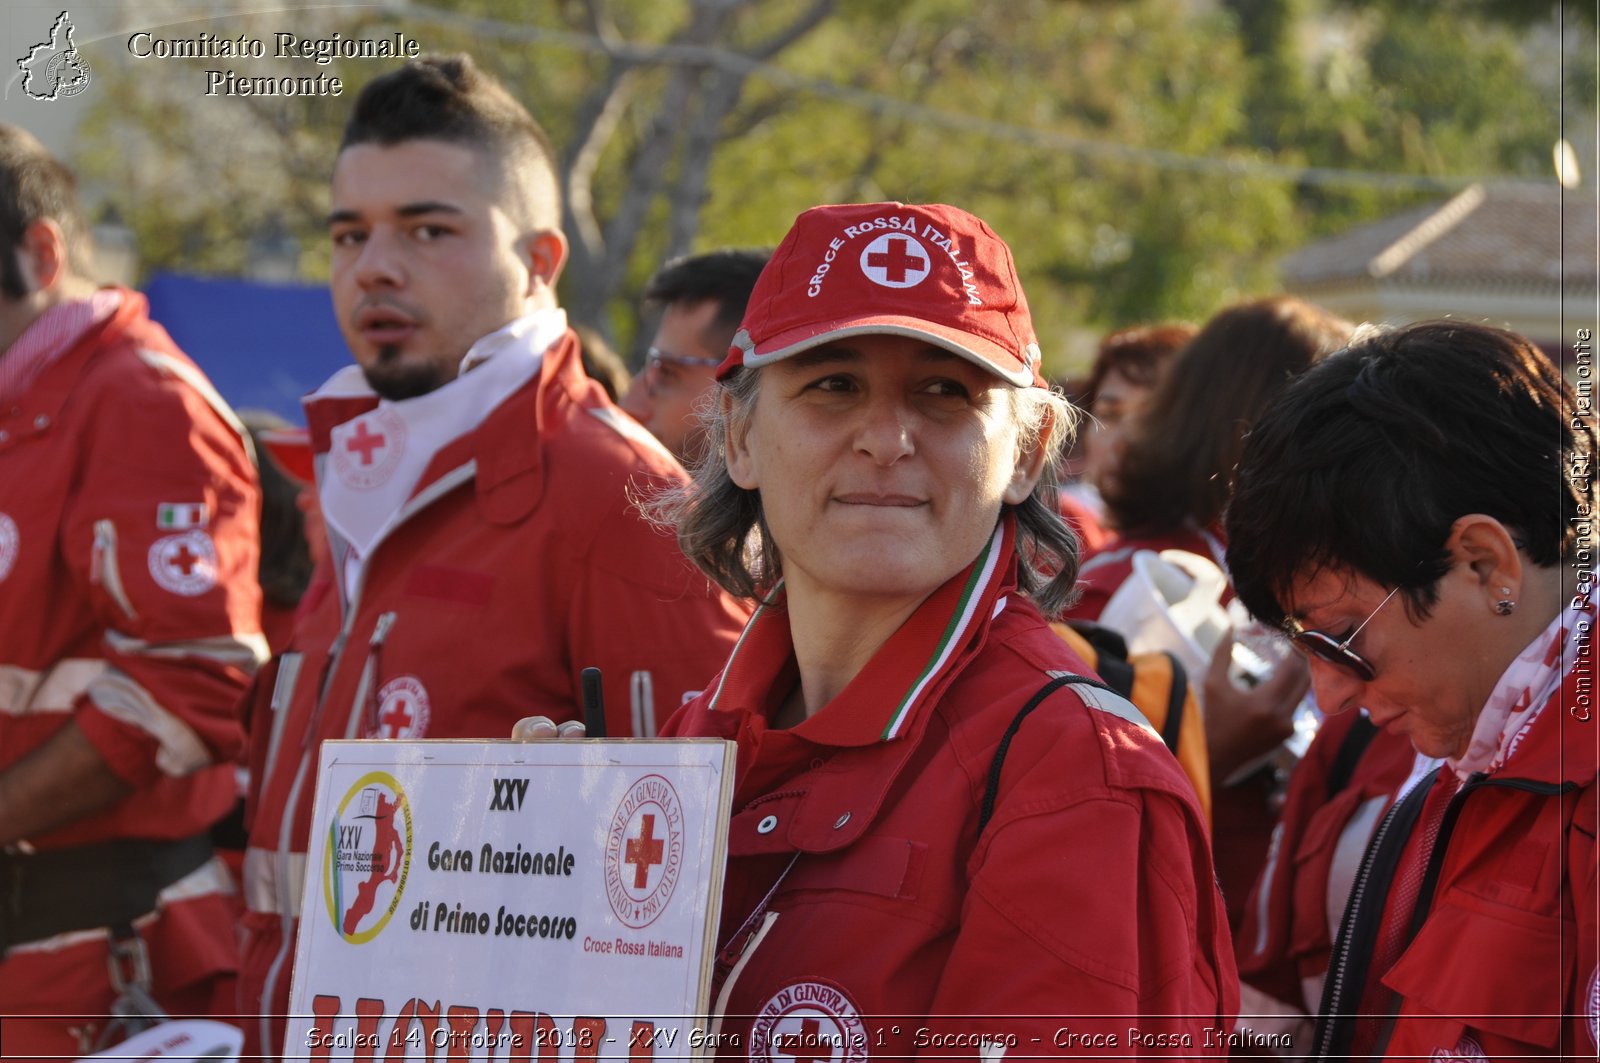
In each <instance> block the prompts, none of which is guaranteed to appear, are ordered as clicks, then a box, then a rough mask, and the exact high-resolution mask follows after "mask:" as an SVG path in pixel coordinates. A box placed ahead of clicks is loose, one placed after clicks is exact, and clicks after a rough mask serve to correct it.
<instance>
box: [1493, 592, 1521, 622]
mask: <svg viewBox="0 0 1600 1063" xmlns="http://www.w3.org/2000/svg"><path fill="white" fill-rule="evenodd" d="M1506 593H1510V592H1509V591H1508V592H1506ZM1516 607H1517V603H1516V602H1514V601H1512V600H1511V599H1510V598H1501V599H1500V600H1499V601H1498V602H1495V603H1494V611H1495V612H1497V613H1499V614H1500V615H1501V616H1510V615H1511V613H1512V611H1513V610H1515V609H1516Z"/></svg>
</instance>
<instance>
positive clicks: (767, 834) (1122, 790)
mask: <svg viewBox="0 0 1600 1063" xmlns="http://www.w3.org/2000/svg"><path fill="white" fill-rule="evenodd" d="M991 549H993V550H996V551H999V552H1000V563H999V564H997V565H996V566H995V567H994V568H993V570H992V572H991V574H989V575H988V576H987V578H986V577H985V576H984V575H983V571H982V570H983V564H982V562H983V560H984V559H983V558H980V560H979V563H978V564H977V565H975V566H974V568H973V569H971V570H969V571H968V572H967V573H963V574H961V575H959V576H957V577H955V578H954V579H953V580H951V582H950V583H948V584H946V585H945V586H944V587H943V588H941V589H940V590H939V591H937V592H936V593H935V594H934V595H933V596H932V597H931V598H930V599H929V600H928V601H927V602H926V603H924V604H923V606H922V607H921V608H920V609H919V610H918V611H917V613H916V614H914V615H913V616H912V618H911V619H909V620H908V621H907V622H906V624H905V625H903V626H902V627H901V629H900V630H899V631H898V632H897V633H896V634H895V635H894V636H893V637H891V639H890V640H889V642H888V643H886V644H885V645H884V647H883V648H882V649H880V650H879V651H878V653H877V654H876V655H875V656H874V657H873V659H872V660H871V661H870V662H869V663H868V664H867V666H866V668H865V670H863V672H862V673H861V674H860V675H858V676H857V678H856V679H855V680H854V681H853V682H852V683H851V684H850V686H848V687H847V688H846V689H845V690H844V691H843V692H842V693H841V694H840V695H839V696H838V697H837V698H835V699H834V700H833V701H832V702H830V703H829V705H828V706H827V707H826V708H824V709H823V710H822V711H821V712H819V713H817V714H816V715H814V716H812V717H811V718H809V719H807V720H806V721H804V722H803V723H801V724H799V725H797V726H795V727H794V728H792V729H790V730H787V731H784V730H772V729H769V727H768V725H767V723H766V719H767V713H768V712H769V711H771V710H772V709H773V708H774V707H775V706H776V705H777V704H779V703H781V701H782V700H783V698H784V695H785V694H786V693H787V692H788V691H789V690H790V689H791V688H792V685H793V683H794V681H795V678H796V672H795V665H794V661H793V657H792V647H791V644H790V640H789V630H788V620H787V614H786V613H785V612H784V610H783V608H782V606H781V605H779V606H776V607H774V606H765V607H763V608H762V609H761V610H759V611H758V612H757V614H756V616H755V618H754V619H753V620H752V621H751V625H750V627H749V628H748V629H747V631H746V634H745V636H744V638H743V639H742V641H741V642H740V644H739V648H738V650H737V651H736V653H735V655H734V656H733V658H732V659H731V660H730V661H729V662H728V666H727V669H726V671H725V672H724V674H723V676H722V677H721V679H720V680H719V683H718V685H717V686H715V687H713V688H712V689H711V690H708V691H707V693H706V694H704V695H702V696H701V697H700V698H697V699H696V700H695V701H693V702H691V703H690V704H689V705H687V706H685V707H684V709H683V711H682V713H680V714H679V715H678V716H677V717H675V718H674V719H673V720H672V721H670V722H669V724H668V726H667V727H666V728H665V730H664V733H667V734H672V735H713V736H720V737H725V738H731V739H734V740H735V741H736V742H737V743H738V746H739V754H738V756H739V761H738V781H737V784H736V793H735V798H734V807H735V811H734V816H733V822H732V826H731V829H730V833H729V839H728V870H727V877H726V886H725V889H724V896H723V908H722V927H721V932H720V936H719V939H718V940H719V946H720V947H721V950H722V955H721V956H720V957H719V960H720V964H719V970H718V978H717V982H716V985H715V987H714V992H715V993H716V994H717V1003H716V1006H715V1016H716V1017H715V1019H714V1022H715V1024H716V1025H715V1026H714V1030H715V1032H717V1033H718V1034H719V1035H720V1038H719V1041H718V1044H719V1046H720V1055H721V1056H722V1057H724V1058H739V1057H743V1056H748V1057H749V1058H751V1059H756V1058H763V1059H765V1058H779V1057H780V1055H781V1056H783V1057H788V1056H794V1055H796V1054H797V1052H798V1053H799V1054H800V1055H803V1056H807V1057H808V1058H815V1059H826V1058H829V1055H830V1047H829V1045H830V1044H831V1045H833V1046H834V1047H833V1049H832V1058H833V1059H834V1060H841V1059H852V1060H860V1059H864V1058H866V1057H867V1056H868V1055H870V1056H872V1057H874V1058H877V1057H882V1058H890V1057H891V1056H896V1055H901V1054H905V1055H910V1054H913V1053H921V1052H926V1053H927V1054H929V1055H933V1056H938V1055H957V1056H962V1057H965V1058H976V1057H977V1056H979V1055H980V1054H981V1051H980V1050H981V1047H982V1046H981V1045H980V1041H981V1040H982V1039H983V1038H985V1037H989V1038H993V1039H995V1043H998V1044H1010V1045H1012V1047H1011V1048H1010V1049H1009V1050H1010V1051H1011V1052H1012V1053H1013V1054H1046V1055H1067V1056H1073V1055H1084V1054H1104V1055H1118V1056H1125V1055H1128V1054H1130V1053H1137V1052H1141V1051H1142V1052H1148V1053H1152V1054H1156V1055H1171V1056H1184V1057H1191V1056H1198V1055H1213V1054H1217V1055H1220V1054H1223V1051H1224V1050H1223V1049H1222V1048H1220V1047H1219V1046H1218V1045H1217V1036H1216V1031H1218V1030H1228V1029H1231V1028H1232V1020H1233V1016H1234V1012H1235V1011H1236V1010H1237V986H1236V975H1235V972H1234V968H1233V960H1232V955H1231V950H1230V946H1229V942H1228V931H1227V924H1226V921H1225V918H1224V915H1223V910H1222V902H1221V898H1220V897H1219V896H1218V894H1217V891H1216V889H1215V887H1214V885H1213V881H1212V874H1211V860H1210V855H1209V852H1208V849H1207V844H1206V827H1205V821H1204V819H1203V817H1202V815H1201V813H1200V810H1199V807H1198V806H1197V804H1196V801H1195V796H1194V791H1193V788H1192V787H1190V786H1189V784H1188V781H1187V780H1186V779H1185V777H1184V775H1183V773H1182V771H1181V770H1180V769H1179V768H1178V766H1177V762H1176V761H1175V760H1173V758H1172V756H1171V754H1170V753H1168V752H1167V750H1166V749H1165V748H1164V747H1163V746H1162V744H1161V741H1160V739H1159V738H1158V737H1157V736H1156V735H1155V734H1154V733H1153V732H1151V731H1150V729H1149V727H1148V725H1146V724H1144V723H1143V722H1142V720H1138V717H1137V712H1136V711H1135V710H1133V709H1132V708H1131V707H1128V706H1127V705H1126V703H1125V702H1120V699H1116V700H1113V699H1109V698H1107V699H1102V698H1101V696H1100V694H1099V692H1097V691H1094V690H1087V691H1085V692H1084V695H1085V696H1084V697H1080V696H1079V693H1078V691H1077V688H1074V689H1073V690H1066V691H1061V692H1059V693H1056V694H1054V695H1052V696H1050V697H1049V698H1048V699H1047V700H1046V701H1044V702H1043V703H1042V704H1041V705H1040V707H1039V709H1038V710H1037V711H1036V712H1034V713H1032V714H1031V715H1029V716H1028V717H1027V721H1026V723H1025V725H1024V726H1022V727H1021V728H1020V729H1019V730H1018V732H1017V737H1016V740H1015V741H1014V742H1012V743H1011V744H1010V747H1009V752H1008V754H1007V756H1006V758H1005V760H1004V762H1003V771H1002V774H1001V777H1000V780H1001V781H1000V785H999V789H998V792H997V800H996V801H995V804H994V808H993V817H992V819H991V820H990V821H989V822H988V825H987V826H986V827H985V828H984V829H983V831H982V832H981V833H980V832H979V829H978V821H979V817H980V805H981V804H982V802H983V799H984V796H985V793H986V790H987V786H988V775H989V771H990V767H991V765H992V764H993V762H994V760H995V754H996V749H997V747H998V745H999V743H1000V740H1001V737H1002V735H1003V734H1004V733H1005V732H1006V730H1007V728H1008V726H1009V725H1010V724H1011V723H1012V721H1013V720H1014V719H1015V718H1016V717H1017V714H1018V712H1019V710H1020V709H1021V708H1022V707H1023V705H1024V704H1025V703H1027V702H1028V700H1029V699H1030V698H1031V697H1032V696H1033V695H1034V694H1035V693H1036V692H1038V690H1039V689H1040V687H1041V686H1043V685H1044V684H1045V682H1046V681H1047V680H1048V678H1049V677H1050V676H1051V675H1052V673H1057V672H1060V671H1071V672H1076V673H1079V674H1089V673H1088V670H1087V668H1086V667H1085V666H1084V664H1083V662H1082V661H1081V660H1079V659H1078V658H1077V657H1076V656H1074V655H1073V654H1072V652H1071V651H1070V650H1069V649H1068V648H1067V647H1066V646H1065V644H1064V643H1062V641H1061V640H1060V639H1059V638H1058V637H1056V636H1055V635H1054V634H1053V633H1052V632H1051V630H1050V629H1049V627H1048V626H1047V625H1046V624H1045V623H1044V621H1043V619H1042V618H1041V617H1040V616H1039V614H1038V612H1037V610H1035V609H1034V607H1033V606H1032V605H1031V604H1030V603H1029V602H1028V601H1027V600H1025V599H1023V598H1021V597H1018V596H1016V594H1015V593H1014V592H1015V585H1014V567H1013V563H1012V557H1011V553H1010V542H1009V534H1007V536H1006V541H1005V542H1004V544H1001V542H1000V537H999V536H998V535H997V537H996V541H995V542H994V543H992V544H991ZM941 636H942V639H941ZM941 653H948V657H946V658H944V659H943V663H942V664H941V663H940V660H941V658H940V654H941ZM930 664H931V666H932V667H931V680H930V681H929V682H928V683H927V685H926V686H925V687H923V688H922V690H921V693H920V695H916V694H915V693H914V692H915V691H916V689H917V684H918V683H919V682H920V681H921V677H922V676H924V674H927V673H925V671H924V670H925V669H926V668H929V667H930ZM908 692H912V693H908ZM1085 698H1089V699H1091V700H1094V701H1097V702H1101V703H1103V704H1104V705H1105V709H1104V710H1102V709H1100V708H1096V707H1094V706H1092V705H1091V704H1090V702H1089V701H1087V700H1085ZM1124 714H1130V715H1131V716H1132V717H1133V718H1134V720H1136V721H1137V722H1133V721H1130V719H1129V718H1127V716H1125V715H1124ZM886 736H887V737H886ZM786 869H787V870H786ZM774 883H776V884H777V885H776V889H775V891H774V892H772V894H771V896H770V900H768V901H766V902H763V898H764V897H766V896H767V894H768V891H769V890H772V889H773V887H774ZM741 928H743V931H744V932H741ZM1097 1038H1098V1039H1100V1040H1096V1039H1097ZM1185 1038H1187V1042H1185V1040H1184V1039H1185ZM1141 1039H1143V1040H1141ZM841 1045H842V1046H843V1048H844V1049H845V1050H844V1051H843V1052H840V1051H839V1050H838V1046H841ZM808 1050H809V1051H808Z"/></svg>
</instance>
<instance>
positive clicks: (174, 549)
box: [150, 530, 217, 598]
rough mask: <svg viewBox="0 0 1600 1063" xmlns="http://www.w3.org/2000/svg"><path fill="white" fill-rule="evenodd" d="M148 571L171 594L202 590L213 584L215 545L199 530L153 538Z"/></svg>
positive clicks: (215, 567) (215, 565) (214, 577)
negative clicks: (154, 539)
mask: <svg viewBox="0 0 1600 1063" xmlns="http://www.w3.org/2000/svg"><path fill="white" fill-rule="evenodd" d="M150 575H151V576H152V577H153V578H154V579H155V581H156V583H158V584H159V585H160V586H161V587H162V588H164V589H166V590H169V591H171V592H172V593H173V594H181V595H183V596H184V597H185V598H193V597H194V596H195V595H197V594H204V593H205V592H206V591H208V590H210V589H211V588H212V587H215V586H216V585H217V548H216V545H215V544H213V543H212V541H211V536H210V535H208V534H206V533H205V532H203V531H199V530H194V531H186V532H183V533H182V534H181V535H168V536H166V537H165V538H161V539H157V540H156V541H155V542H153V543H151V544H150Z"/></svg>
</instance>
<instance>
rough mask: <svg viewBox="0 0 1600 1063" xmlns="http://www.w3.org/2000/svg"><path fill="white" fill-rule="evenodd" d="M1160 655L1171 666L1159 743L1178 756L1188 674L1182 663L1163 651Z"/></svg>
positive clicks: (1186, 697)
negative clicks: (1164, 717) (1170, 677)
mask: <svg viewBox="0 0 1600 1063" xmlns="http://www.w3.org/2000/svg"><path fill="white" fill-rule="evenodd" d="M1161 655H1162V656H1163V657H1165V658H1166V659H1167V663H1168V664H1170V665H1171V666H1172V686H1171V687H1169V688H1168V690H1167V718H1166V719H1165V720H1163V721H1162V722H1161V741H1163V742H1165V743H1166V744H1167V748H1168V749H1170V750H1172V755H1173V756H1177V755H1178V737H1179V735H1180V734H1182V732H1183V703H1184V702H1185V701H1186V700H1187V699H1188V697H1189V673H1188V672H1186V671H1184V668H1183V662H1182V661H1180V660H1178V658H1176V657H1174V656H1173V655H1172V654H1170V653H1168V652H1166V651H1165V650H1163V651H1162V652H1161Z"/></svg>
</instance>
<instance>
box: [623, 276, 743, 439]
mask: <svg viewBox="0 0 1600 1063" xmlns="http://www.w3.org/2000/svg"><path fill="white" fill-rule="evenodd" d="M770 254H771V253H770V252H768V251H739V250H722V251H709V252H707V253H705V254H703V255H689V256H687V257H685V258H679V259H674V260H673V261H671V262H668V263H667V264H666V265H665V266H662V267H661V269H660V270H658V271H657V272H656V274H655V276H653V277H651V278H650V283H649V284H648V285H646V286H645V291H644V297H645V300H646V301H647V302H649V303H652V304H655V305H656V306H659V307H661V321H660V323H659V324H657V326H656V332H655V338H654V339H652V340H651V341H650V349H649V351H648V352H647V353H646V355H645V364H644V368H643V369H641V370H639V372H638V374H637V375H636V376H634V378H633V382H632V383H631V384H629V385H628V390H627V393H626V394H625V395H623V397H622V408H623V409H624V410H627V411H628V413H630V414H632V415H633V417H634V418H635V419H636V420H637V421H638V422H639V423H640V424H642V425H644V426H645V427H646V428H648V429H649V430H650V432H651V434H652V435H654V436H655V437H656V438H657V439H659V440H661V445H662V446H664V447H666V448H667V449H668V450H670V451H672V453H673V456H674V457H676V458H677V459H678V460H679V461H682V462H685V463H689V462H692V461H694V459H695V458H697V457H698V456H699V452H700V448H701V447H702V446H704V445H705V431H704V429H703V428H702V427H701V423H700V416H699V415H700V411H701V407H702V406H703V405H704V403H705V402H706V400H707V399H708V398H709V396H710V395H711V394H712V393H713V392H714V391H715V390H716V379H715V376H714V375H713V374H714V370H715V369H716V368H717V366H719V365H721V364H722V359H723V356H724V355H726V354H727V352H728V345H729V344H730V343H731V342H732V340H733V333H734V330H735V329H737V328H738V327H739V319H740V318H742V317H743V316H744V308H745V304H746V303H748V302H749V300H750V290H751V289H752V288H754V287H755V284H756V278H757V277H759V276H760V275H761V267H763V266H765V265H766V264H767V258H768V257H769V255H770Z"/></svg>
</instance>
